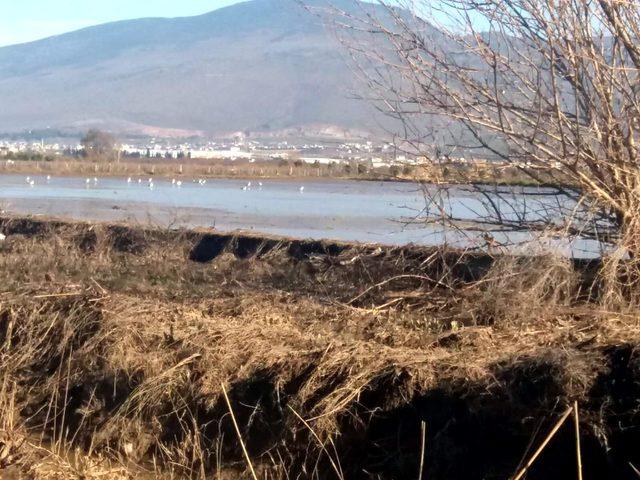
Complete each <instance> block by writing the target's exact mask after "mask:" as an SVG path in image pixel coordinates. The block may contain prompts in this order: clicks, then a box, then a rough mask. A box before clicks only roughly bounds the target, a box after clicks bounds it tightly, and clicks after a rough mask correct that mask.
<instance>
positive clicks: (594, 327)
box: [0, 219, 640, 480]
mask: <svg viewBox="0 0 640 480" xmlns="http://www.w3.org/2000/svg"><path fill="white" fill-rule="evenodd" d="M0 231H2V232H4V233H5V234H6V235H7V239H6V240H5V241H4V242H2V243H0V284H1V285H2V286H1V287H0V344H1V345H2V346H1V347H0V372H1V375H2V380H3V382H2V390H1V395H0V411H1V413H2V424H1V425H0V442H2V447H3V448H1V449H0V466H2V468H4V470H3V471H4V472H5V473H3V475H9V474H10V475H13V476H14V478H20V477H24V478H79V477H82V478H98V477H100V478H105V477H106V478H109V477H110V478H134V477H145V476H146V477H148V478H154V477H166V478H239V477H243V478H251V473H250V469H249V462H248V461H247V460H246V457H245V455H244V453H243V449H242V445H244V446H245V447H246V450H247V453H248V456H249V457H250V463H251V465H252V466H253V468H254V469H255V471H256V475H257V476H258V477H259V478H274V479H275V478H277V479H285V478H313V479H316V478H317V479H325V478H326V479H331V478H344V479H360V478H372V479H374V478H375V479H397V478H429V479H447V480H455V479H463V478H464V479H490V478H496V479H498V478H500V479H504V478H510V476H512V475H513V473H514V472H515V471H516V470H517V468H518V466H519V465H520V464H522V463H523V461H524V460H526V459H527V458H528V457H529V455H530V454H531V453H532V451H533V450H534V449H535V448H536V447H537V446H538V445H539V444H540V442H541V441H542V440H543V438H544V437H545V435H546V433H547V432H548V431H549V429H550V428H551V427H552V426H553V424H554V423H555V421H557V419H558V416H559V415H560V414H561V413H562V412H563V411H564V410H566V408H567V406H569V405H572V404H573V402H574V401H577V402H578V404H579V408H580V418H581V423H580V433H581V435H580V438H581V440H582V453H583V463H584V467H583V469H584V478H586V479H602V478H623V479H624V478H629V479H631V478H636V474H635V473H634V471H633V466H636V467H640V450H639V449H638V448H637V447H638V445H640V413H639V412H638V409H639V404H638V402H639V400H640V355H639V354H638V345H639V344H640V318H639V315H638V312H637V310H635V309H633V308H631V307H630V306H628V305H623V304H615V305H614V304H611V303H606V302H605V299H606V298H608V297H607V296H606V295H605V294H604V290H603V287H602V286H598V288H595V287H594V285H593V280H592V279H593V278H594V271H595V269H596V268H597V265H594V264H585V263H578V264H574V263H572V262H569V261H567V260H559V259H552V258H504V257H503V258H497V259H496V258H491V257H489V256H487V255H483V254H471V253H463V252H451V251H448V252H445V251H440V250H437V249H424V248H414V247H405V248H381V247H377V246H359V245H349V244H340V243H324V242H312V241H299V240H288V239H278V238H261V237H257V236H253V235H224V234H214V233H210V232H197V231H165V230H152V229H143V228H136V227H127V226H122V225H89V224H80V223H65V222H47V221H35V220H32V219H2V220H0ZM223 386H224V389H226V391H227V392H228V400H229V404H230V405H231V411H232V412H233V416H232V415H231V414H230V409H229V405H228V403H227V401H226V399H225V395H224V390H223ZM234 419H235V422H236V423H237V425H238V429H239V432H240V437H241V439H242V441H240V440H239V438H238V432H237V431H236V429H235V426H234V421H233V420H234ZM423 432H424V433H423ZM574 443H575V432H574V430H573V426H572V425H571V424H570V423H567V424H566V425H565V426H564V427H562V428H561V429H560V431H559V433H558V435H557V436H556V437H555V438H554V439H553V440H552V441H551V442H550V444H549V445H548V447H547V448H546V449H545V450H544V451H543V454H542V455H541V456H540V458H539V459H538V460H537V461H536V463H534V465H533V467H532V469H531V471H530V472H529V473H528V475H527V477H526V478H529V479H561V478H562V479H565V478H574V477H575V475H576V461H575V447H574ZM423 446H424V447H425V448H424V449H423V448H422V447H423ZM422 451H424V465H423V467H422V473H421V474H420V471H421V469H420V464H421V457H422V454H421V452H422ZM420 475H421V477H420ZM216 476H217V477H216ZM3 478H4V477H3Z"/></svg>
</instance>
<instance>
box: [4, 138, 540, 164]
mask: <svg viewBox="0 0 640 480" xmlns="http://www.w3.org/2000/svg"><path fill="white" fill-rule="evenodd" d="M84 150H85V148H84V146H83V145H82V143H81V141H80V139H76V140H73V141H71V140H70V139H68V138H66V139H64V140H44V139H42V140H39V141H36V140H32V139H31V140H25V139H17V140H16V139H1V137H0V158H5V159H11V160H12V161H15V160H44V161H52V160H55V159H57V158H61V157H81V156H82V155H83V153H84ZM426 150H427V151H431V152H432V153H430V154H427V155H425V154H424V153H421V154H411V153H407V151H406V150H405V149H403V148H398V147H397V146H396V145H394V144H393V143H390V142H378V143H376V142H372V141H351V142H349V141H344V142H332V143H328V142H327V143H323V142H304V141H290V140H289V141H287V140H268V141H264V140H248V139H245V138H243V137H242V136H237V137H236V138H234V139H233V140H220V141H205V140H201V139H198V140H190V141H187V140H184V141H180V142H175V141H174V140H172V139H166V138H148V139H143V140H127V141H124V142H121V143H118V144H117V146H116V151H117V158H118V159H119V160H122V161H126V160H127V159H131V160H142V159H165V160H180V159H199V160H216V161H230V162H236V161H237V162H241V163H246V162H249V163H253V162H256V161H260V162H264V161H269V160H273V161H291V162H296V163H301V164H310V165H313V164H316V165H318V164H320V165H330V164H354V163H355V164H358V165H366V166H367V167H370V168H374V169H375V168H382V167H389V166H392V165H413V166H416V165H421V164H432V163H448V164H458V165H464V164H475V165H485V164H487V163H490V164H491V165H492V166H494V167H499V166H501V165H502V166H506V163H505V162H502V161H499V160H496V159H491V160H488V159H487V158H486V157H470V156H465V155H453V154H450V155H441V154H436V153H435V149H429V148H427V149H426ZM510 166H512V167H513V166H515V167H522V168H525V167H532V165H531V164H527V162H522V164H515V165H514V164H513V163H511V164H510Z"/></svg>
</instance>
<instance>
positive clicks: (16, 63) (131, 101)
mask: <svg viewBox="0 0 640 480" xmlns="http://www.w3.org/2000/svg"><path fill="white" fill-rule="evenodd" d="M323 2H324V0H317V1H316V2H314V3H315V5H322V4H323ZM332 3H334V4H335V2H332ZM341 3H343V4H344V5H347V4H348V2H341ZM355 89H356V88H355V82H354V76H353V75H352V72H351V70H350V69H349V65H348V62H346V60H345V55H344V52H343V50H342V46H341V45H340V44H339V42H338V41H337V40H336V39H335V38H333V37H332V35H331V34H330V33H329V32H327V30H326V29H325V28H324V27H323V25H322V24H321V21H320V20H319V19H318V18H317V17H315V16H313V15H311V14H309V13H308V12H306V11H305V10H304V9H303V8H302V6H300V5H299V4H298V3H297V2H296V1H295V0H290V1H288V0H252V1H248V2H242V3H239V4H235V5H232V6H228V7H224V8H221V9H218V10H214V11H213V12H209V13H205V14H202V15H198V16H194V17H176V18H143V19H138V20H123V21H118V22H111V23H106V24H102V25H97V26H93V27H87V28H83V29H80V30H76V31H73V32H69V33H66V34H62V35H57V36H54V37H49V38H46V39H41V40H36V41H34V42H29V43H23V44H18V45H14V46H6V47H2V48H0V98H2V99H3V100H2V101H3V109H2V112H0V131H17V130H21V129H26V128H29V129H31V128H33V129H36V128H46V127H51V128H58V129H60V128H71V129H73V128H77V127H78V126H82V128H86V127H88V126H101V127H105V128H108V129H110V130H116V131H117V130H126V129H128V128H134V129H136V128H137V129H138V130H145V129H151V130H158V129H160V130H162V129H167V130H169V129H173V130H180V131H191V132H198V133H202V134H205V135H216V134H221V133H225V132H233V131H247V130H248V131H266V132H273V131H277V130H281V129H282V130H285V129H295V128H305V127H308V128H312V129H316V130H322V129H327V128H337V129H344V130H346V131H349V130H358V131H366V132H375V131H377V130H378V131H379V121H378V120H377V119H375V118H374V117H375V113H374V109H373V107H372V106H371V105H368V104H367V103H365V102H362V101H358V100H354V99H352V98H350V96H351V92H353V91H354V90H355ZM132 126H139V127H132Z"/></svg>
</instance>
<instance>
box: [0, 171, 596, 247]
mask: <svg viewBox="0 0 640 480" xmlns="http://www.w3.org/2000/svg"><path fill="white" fill-rule="evenodd" d="M181 182H182V183H181V184H180V183H179V182H178V181H176V182H175V183H174V182H173V181H172V180H167V179H150V178H148V177H144V178H142V177H140V178H138V177H135V178H131V179H123V178H98V179H94V178H88V179H87V178H78V177H53V178H47V177H43V176H33V177H25V176H18V175H2V176H0V209H2V210H4V211H6V212H8V213H16V214H32V215H47V216H56V217H64V218H74V219H81V220H115V221H128V222H133V223H141V224H148V223H152V224H156V225H165V226H181V227H215V228H216V229H219V230H237V229H240V230H254V231H261V232H265V233H271V234H278V235H287V236H293V237H302V238H329V239H336V240H345V241H358V242H377V243H383V244H406V243H417V244H423V245H436V244H442V243H448V244H451V245H454V246H457V247H476V246H482V245H483V244H484V242H485V240H484V239H483V236H482V234H481V233H479V232H476V231H472V229H471V230H466V231H464V230H463V231H451V230H446V229H444V228H443V227H441V226H436V225H429V226H426V225H424V223H422V222H420V221H418V219H419V218H421V217H422V216H423V214H424V208H425V203H426V202H425V192H424V191H423V189H422V188H421V187H420V186H419V185H416V184H411V183H401V182H357V181H336V182H329V181H305V182H303V183H300V182H299V181H298V182H295V181H289V180H264V181H262V182H259V181H256V180H254V181H251V182H249V181H242V180H208V181H206V182H204V181H199V180H198V179H189V180H184V179H182V180H181ZM536 193H538V195H536V196H535V200H533V201H535V202H537V203H538V204H542V205H547V206H549V205H552V204H554V202H557V198H556V197H552V196H549V197H548V198H547V197H545V196H544V195H539V194H540V193H543V194H544V191H542V192H541V191H536ZM514 198H516V199H517V198H518V197H517V196H516V197H514ZM497 201H498V202H502V201H503V199H498V200H497ZM517 201H518V203H520V201H519V200H517ZM521 203H522V205H521V206H520V207H519V208H520V209H523V210H524V209H526V210H527V211H528V212H529V213H528V215H536V213H535V212H536V211H538V210H539V209H536V208H535V207H533V206H532V205H531V201H529V203H528V204H527V205H526V206H525V203H524V202H521ZM445 208H446V209H447V210H448V211H453V212H455V214H456V216H458V217H461V218H464V219H465V220H468V221H469V222H473V221H474V220H476V219H478V218H479V217H480V216H481V215H482V214H483V213H482V212H483V211H484V209H485V208H486V207H485V205H484V203H483V202H482V201H481V199H480V198H478V196H477V194H474V193H471V192H468V191H464V190H462V189H456V190H454V191H453V192H450V195H449V197H448V198H447V201H446V206H445ZM505 212H506V213H505V214H507V215H508V212H507V207H506V206H505ZM494 236H495V235H494ZM496 238H497V239H498V240H499V241H509V242H525V241H527V240H528V239H529V238H530V235H528V234H527V233H522V232H521V233H517V234H514V233H511V234H509V235H508V236H507V235H505V234H502V235H501V236H497V237H496ZM527 248H529V247H527ZM553 248H558V249H561V250H562V251H563V253H565V254H569V255H576V256H584V255H587V256H592V255H593V252H594V248H595V247H594V246H593V245H590V244H589V243H588V242H584V241H580V242H577V241H574V242H572V243H571V244H569V243H568V242H556V244H555V245H554V246H553Z"/></svg>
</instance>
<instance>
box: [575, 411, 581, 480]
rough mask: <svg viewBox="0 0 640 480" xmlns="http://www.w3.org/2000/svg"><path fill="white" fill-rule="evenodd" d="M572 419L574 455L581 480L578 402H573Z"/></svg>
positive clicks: (579, 479)
mask: <svg viewBox="0 0 640 480" xmlns="http://www.w3.org/2000/svg"><path fill="white" fill-rule="evenodd" d="M573 420H574V423H575V427H576V456H577V461H578V480H582V452H581V450H580V417H579V416H578V402H577V401H576V402H574V404H573Z"/></svg>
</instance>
